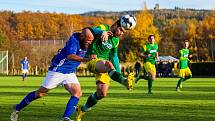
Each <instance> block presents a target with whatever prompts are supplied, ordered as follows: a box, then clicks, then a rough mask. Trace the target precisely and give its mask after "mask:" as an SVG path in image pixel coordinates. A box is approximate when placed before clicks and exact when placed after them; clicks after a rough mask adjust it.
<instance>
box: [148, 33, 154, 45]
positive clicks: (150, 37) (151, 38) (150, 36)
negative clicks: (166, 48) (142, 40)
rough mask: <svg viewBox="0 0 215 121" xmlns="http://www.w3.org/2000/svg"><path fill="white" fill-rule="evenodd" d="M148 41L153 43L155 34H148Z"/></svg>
mask: <svg viewBox="0 0 215 121" xmlns="http://www.w3.org/2000/svg"><path fill="white" fill-rule="evenodd" d="M148 41H149V43H151V44H154V42H155V36H154V35H153V34H151V35H149V36H148Z"/></svg>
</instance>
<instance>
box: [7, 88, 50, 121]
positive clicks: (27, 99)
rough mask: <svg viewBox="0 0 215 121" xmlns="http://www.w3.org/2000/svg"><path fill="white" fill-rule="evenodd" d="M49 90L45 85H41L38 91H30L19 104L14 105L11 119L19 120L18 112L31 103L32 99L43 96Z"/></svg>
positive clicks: (12, 120)
mask: <svg viewBox="0 0 215 121" xmlns="http://www.w3.org/2000/svg"><path fill="white" fill-rule="evenodd" d="M47 92H48V89H46V88H44V87H40V88H39V89H38V90H37V91H32V92H30V93H28V95H27V96H26V97H25V98H24V99H23V100H22V101H21V102H20V103H19V104H17V105H15V106H14V109H13V111H12V113H11V116H10V119H11V121H17V120H18V113H19V112H20V111H21V110H22V109H23V108H25V107H26V106H27V105H29V104H30V103H31V102H32V101H34V100H36V99H38V98H40V97H43V96H44V95H45V94H46V93H47Z"/></svg>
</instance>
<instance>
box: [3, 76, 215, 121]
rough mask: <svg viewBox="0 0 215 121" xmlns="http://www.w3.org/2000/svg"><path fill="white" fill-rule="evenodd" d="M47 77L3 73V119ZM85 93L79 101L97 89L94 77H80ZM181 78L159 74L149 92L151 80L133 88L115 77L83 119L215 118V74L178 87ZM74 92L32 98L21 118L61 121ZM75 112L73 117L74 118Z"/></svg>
mask: <svg viewBox="0 0 215 121" xmlns="http://www.w3.org/2000/svg"><path fill="white" fill-rule="evenodd" d="M42 80H43V77H28V78H27V80H26V81H21V77H5V76H4V77H0V121H8V120H9V116H10V112H11V107H12V106H13V105H14V104H17V103H19V102H20V101H21V100H22V99H23V98H24V97H25V96H26V94H27V93H28V92H30V91H33V90H36V89H37V88H38V87H39V86H40V84H41V82H42ZM79 80H80V82H81V85H82V91H83V96H82V98H81V99H80V101H79V104H84V103H85V101H86V100H87V97H88V96H89V95H90V94H92V93H93V92H94V91H95V81H94V78H91V77H87V78H86V77H79ZM177 80H178V79H177V78H158V79H157V80H156V81H155V82H153V94H152V95H148V94H147V82H146V81H145V80H140V81H139V82H138V84H135V88H134V90H132V91H128V90H126V89H125V88H124V87H123V86H122V85H120V84H118V83H116V82H113V81H111V86H110V89H109V91H108V97H107V98H105V99H103V100H102V101H99V103H98V104H97V105H96V106H95V107H93V109H92V110H91V111H89V112H87V113H86V114H85V116H84V118H83V121H131V120H132V121H173V120H174V121H214V120H215V78H192V79H190V80H188V81H186V82H185V83H184V84H183V89H182V91H181V92H176V91H175V86H176V83H177ZM69 97H70V95H69V94H68V93H67V91H65V90H64V88H63V87H59V88H56V89H54V90H51V91H50V92H49V94H48V95H47V96H45V97H43V98H41V99H38V100H36V101H34V102H32V103H31V104H30V105H29V106H27V107H26V108H24V109H23V110H22V111H21V112H20V114H19V121H57V120H58V119H60V117H61V116H62V114H63V112H64V109H65V106H66V104H67V101H68V99H69ZM74 117H75V114H73V116H72V119H74Z"/></svg>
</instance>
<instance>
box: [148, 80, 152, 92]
mask: <svg viewBox="0 0 215 121" xmlns="http://www.w3.org/2000/svg"><path fill="white" fill-rule="evenodd" d="M151 91H152V79H148V92H151Z"/></svg>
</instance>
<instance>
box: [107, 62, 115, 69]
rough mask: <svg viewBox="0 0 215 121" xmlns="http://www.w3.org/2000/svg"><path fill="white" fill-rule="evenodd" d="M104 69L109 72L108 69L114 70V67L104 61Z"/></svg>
mask: <svg viewBox="0 0 215 121" xmlns="http://www.w3.org/2000/svg"><path fill="white" fill-rule="evenodd" d="M105 67H106V70H107V71H109V70H110V69H114V66H113V64H112V63H111V62H110V61H105Z"/></svg>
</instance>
